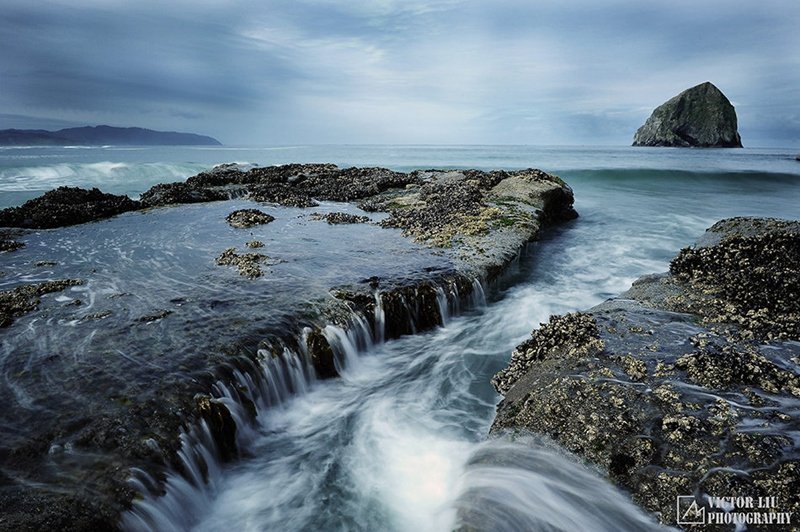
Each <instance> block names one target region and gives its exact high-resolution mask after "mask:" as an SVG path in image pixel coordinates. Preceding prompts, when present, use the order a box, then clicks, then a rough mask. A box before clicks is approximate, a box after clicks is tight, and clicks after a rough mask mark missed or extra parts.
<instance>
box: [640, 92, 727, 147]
mask: <svg viewBox="0 0 800 532" xmlns="http://www.w3.org/2000/svg"><path fill="white" fill-rule="evenodd" d="M633 145H634V146H674V147H683V148H689V147H691V148H741V147H742V139H741V137H740V136H739V131H738V125H737V118H736V110H735V109H734V108H733V105H731V102H730V101H729V100H728V98H727V97H726V96H725V95H724V94H723V93H722V91H720V90H719V89H718V88H717V87H716V86H714V84H712V83H710V82H705V83H701V84H700V85H696V86H694V87H692V88H690V89H686V90H685V91H683V92H682V93H680V94H678V95H677V96H675V97H674V98H671V99H669V100H668V101H666V102H665V103H663V104H661V105H659V106H658V107H656V109H655V110H654V111H653V113H652V114H651V115H650V117H649V118H648V119H647V121H646V122H645V123H644V125H643V126H642V127H640V128H639V129H638V130H637V131H636V134H635V135H634V137H633Z"/></svg>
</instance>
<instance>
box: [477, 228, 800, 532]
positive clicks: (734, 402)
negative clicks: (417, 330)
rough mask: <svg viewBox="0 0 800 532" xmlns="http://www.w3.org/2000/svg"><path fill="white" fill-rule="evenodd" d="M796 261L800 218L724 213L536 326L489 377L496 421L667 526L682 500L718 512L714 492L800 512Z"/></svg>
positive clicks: (501, 430) (496, 429)
mask: <svg viewBox="0 0 800 532" xmlns="http://www.w3.org/2000/svg"><path fill="white" fill-rule="evenodd" d="M799 263H800V222H796V221H784V220H775V219H752V218H733V219H727V220H723V221H721V222H718V223H717V224H715V225H714V226H713V227H711V228H710V229H709V230H708V231H707V232H706V234H705V236H704V237H703V238H701V239H700V241H698V243H697V244H696V245H695V246H693V247H690V248H686V249H684V250H682V251H681V252H680V253H679V254H678V256H677V257H676V258H675V259H674V260H673V261H672V263H671V266H670V273H668V274H660V275H652V276H647V277H643V278H641V279H639V280H638V281H636V282H635V283H634V284H633V287H632V288H631V289H630V290H629V291H628V292H626V293H624V294H622V295H621V296H619V297H617V298H614V299H611V300H608V301H606V302H605V303H603V304H601V305H598V306H596V307H594V308H592V309H589V310H588V311H585V312H579V313H572V314H567V315H564V316H553V317H551V318H550V321H549V322H548V323H546V324H542V325H541V327H540V328H538V329H536V330H534V331H533V333H532V335H531V338H530V339H529V340H528V341H526V342H524V343H522V344H520V345H519V346H517V348H516V350H515V351H514V352H513V354H512V356H511V362H510V364H509V366H508V367H507V368H506V369H504V370H503V371H501V372H500V373H498V374H497V375H496V376H495V378H494V379H493V384H494V385H495V387H496V389H497V390H498V392H500V393H501V394H502V395H503V396H504V399H503V400H502V402H501V403H500V404H499V406H498V408H497V415H496V418H495V421H494V424H493V426H492V429H491V432H492V433H493V434H495V435H498V436H499V435H501V434H505V433H507V432H508V431H511V432H533V433H537V434H542V435H545V436H547V437H549V438H552V439H553V440H554V441H555V442H556V443H558V444H560V445H561V446H563V447H565V448H566V449H568V450H569V451H571V452H573V453H575V454H577V455H578V456H580V457H582V458H584V459H586V460H588V461H589V462H592V463H594V464H596V465H597V466H599V467H600V468H601V469H602V470H603V471H604V472H605V473H606V474H607V476H608V478H609V479H610V480H612V481H613V482H614V483H616V484H617V485H619V486H620V487H622V488H623V489H625V490H627V491H629V492H630V493H631V495H632V497H633V500H634V501H635V502H637V503H638V504H640V505H641V506H642V507H643V508H645V509H647V510H649V511H651V512H653V513H654V514H655V515H656V516H657V517H658V518H659V519H660V520H661V521H662V522H663V523H667V524H676V522H677V520H678V519H681V518H685V517H687V516H686V515H678V514H677V513H676V512H677V510H676V501H678V502H680V500H684V501H685V502H687V505H686V508H684V510H686V511H687V512H688V511H689V510H690V509H691V504H689V503H691V502H695V503H696V505H697V506H696V507H695V511H696V512H697V515H699V514H700V513H702V512H705V514H704V515H711V514H712V513H714V512H717V513H720V512H723V509H720V508H719V507H714V506H713V505H711V504H710V501H712V500H713V499H712V498H713V497H750V498H751V500H758V497H775V499H770V500H774V501H775V504H774V505H773V507H771V509H768V510H765V511H767V513H770V514H774V515H773V516H772V517H769V516H768V517H764V519H774V520H775V521H774V523H775V524H781V523H783V524H787V523H788V522H789V521H787V518H788V517H787V516H788V515H789V513H791V514H792V515H793V516H797V515H798V512H800V496H799V494H800V489H798V488H800V453H798V450H797V446H796V443H795V442H794V441H793V440H792V439H791V437H790V436H789V435H790V434H792V433H794V432H796V431H798V430H799V429H800V424H799V423H798V419H800V418H799V417H798V414H799V413H800V372H799V371H798V364H799V363H800V343H798V340H800V303H798V301H800V293H798V287H800V270H798V267H797V265H798V264H799ZM678 497H683V499H678ZM743 500H746V499H743ZM763 500H767V499H763ZM728 509H729V510H730V508H728ZM739 511H744V512H752V511H753V509H752V508H750V509H748V508H744V509H742V508H739ZM688 517H689V518H691V517H695V516H694V515H691V516H688ZM792 519H794V518H792ZM687 520H688V519H683V522H684V523H685V522H687ZM719 529H720V530H722V529H729V528H719Z"/></svg>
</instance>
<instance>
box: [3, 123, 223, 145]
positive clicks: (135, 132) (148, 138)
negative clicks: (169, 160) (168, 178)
mask: <svg viewBox="0 0 800 532" xmlns="http://www.w3.org/2000/svg"><path fill="white" fill-rule="evenodd" d="M0 146H15V147H16V146H18V147H28V146H62V147H65V146H98V147H99V146H222V143H221V142H220V141H218V140H217V139H215V138H213V137H209V136H206V135H196V134H194V133H181V132H177V131H155V130H152V129H144V128H140V127H112V126H87V127H74V128H67V129H60V130H58V131H47V130H44V129H3V130H0Z"/></svg>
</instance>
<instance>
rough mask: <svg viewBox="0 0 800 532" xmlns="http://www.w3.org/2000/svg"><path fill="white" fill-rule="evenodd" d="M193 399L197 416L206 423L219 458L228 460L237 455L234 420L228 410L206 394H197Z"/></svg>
mask: <svg viewBox="0 0 800 532" xmlns="http://www.w3.org/2000/svg"><path fill="white" fill-rule="evenodd" d="M195 401H196V403H197V412H198V414H199V417H200V418H202V419H203V420H205V422H206V423H207V424H208V428H209V430H210V431H211V434H212V436H213V437H214V441H215V442H216V443H217V449H218V450H219V453H220V455H221V456H220V458H222V459H223V460H225V461H228V460H231V459H232V458H235V457H236V456H238V454H239V451H238V448H237V445H236V431H237V429H236V422H235V421H234V420H233V417H232V416H231V413H230V411H229V410H228V409H227V408H226V407H225V405H224V404H222V403H221V402H219V401H218V400H215V399H213V398H212V397H210V396H208V395H198V396H196V397H195Z"/></svg>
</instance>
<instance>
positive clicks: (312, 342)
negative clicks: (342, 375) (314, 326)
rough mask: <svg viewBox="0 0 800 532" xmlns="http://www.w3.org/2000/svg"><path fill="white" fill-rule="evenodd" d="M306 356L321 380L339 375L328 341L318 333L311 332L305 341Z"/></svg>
mask: <svg viewBox="0 0 800 532" xmlns="http://www.w3.org/2000/svg"><path fill="white" fill-rule="evenodd" d="M306 345H307V349H308V355H309V356H310V357H311V362H312V364H313V365H314V371H315V372H316V374H317V376H318V377H319V378H321V379H331V378H333V377H336V376H338V375H339V372H338V371H336V364H335V363H334V357H335V355H334V354H333V350H332V349H331V346H330V344H329V343H328V340H327V339H326V338H325V336H324V335H323V334H322V333H321V332H320V331H312V332H311V333H310V334H309V335H308V338H307V340H306Z"/></svg>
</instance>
